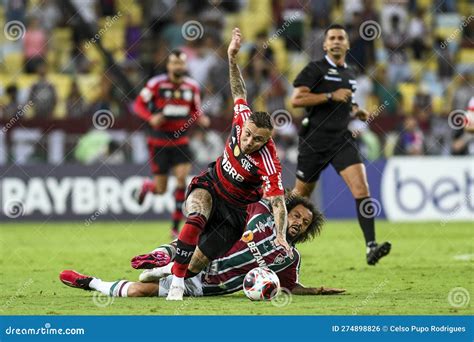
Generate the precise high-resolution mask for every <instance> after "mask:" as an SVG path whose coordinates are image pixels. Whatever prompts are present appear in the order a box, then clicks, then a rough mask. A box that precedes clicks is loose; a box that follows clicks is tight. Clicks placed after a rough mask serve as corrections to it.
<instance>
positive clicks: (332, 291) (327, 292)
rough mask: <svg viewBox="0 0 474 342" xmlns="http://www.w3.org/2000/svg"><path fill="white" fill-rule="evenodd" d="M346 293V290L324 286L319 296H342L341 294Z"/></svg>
mask: <svg viewBox="0 0 474 342" xmlns="http://www.w3.org/2000/svg"><path fill="white" fill-rule="evenodd" d="M344 292H346V289H337V288H332V287H324V286H321V287H320V288H319V289H318V294H320V295H322V296H328V295H336V294H340V293H344Z"/></svg>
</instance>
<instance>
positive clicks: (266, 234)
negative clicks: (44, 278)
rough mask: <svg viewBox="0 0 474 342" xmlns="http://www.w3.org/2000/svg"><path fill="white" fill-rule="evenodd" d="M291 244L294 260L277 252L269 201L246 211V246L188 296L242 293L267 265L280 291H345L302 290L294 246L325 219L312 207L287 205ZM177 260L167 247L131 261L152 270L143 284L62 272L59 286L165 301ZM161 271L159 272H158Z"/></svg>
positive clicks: (295, 199) (300, 201)
mask: <svg viewBox="0 0 474 342" xmlns="http://www.w3.org/2000/svg"><path fill="white" fill-rule="evenodd" d="M286 203H287V204H286V207H287V210H288V229H287V237H286V238H287V241H289V242H290V244H291V249H292V251H293V255H294V256H293V258H290V257H289V256H288V254H287V253H286V252H285V248H284V247H282V246H275V244H274V240H275V238H276V232H275V223H274V217H273V215H272V212H271V209H270V206H269V204H268V202H267V201H265V200H262V201H260V202H258V203H254V204H251V205H249V206H248V208H247V214H248V216H247V230H246V232H245V233H244V236H243V237H242V240H239V241H237V242H236V243H235V244H234V245H233V247H232V248H231V249H230V250H229V251H228V252H227V253H226V254H225V255H224V256H222V257H219V258H217V259H215V260H213V261H212V262H211V263H210V264H209V265H208V266H207V268H206V269H205V270H204V271H202V272H201V273H200V274H198V275H197V276H196V277H192V278H188V279H186V280H185V292H184V294H185V295H187V296H213V295H224V294H228V293H232V292H236V291H239V290H241V289H242V283H243V280H244V277H245V275H246V274H247V272H248V271H250V270H251V269H253V268H255V267H258V266H262V265H264V264H265V265H267V266H268V267H269V268H270V269H272V270H273V271H275V272H276V274H277V275H278V277H279V279H280V284H281V286H282V287H284V288H286V289H288V290H289V291H291V293H292V294H296V295H329V294H339V293H342V292H344V291H345V290H344V289H335V288H325V287H318V288H313V287H304V286H303V285H301V284H300V282H299V269H300V264H301V257H300V254H299V253H298V250H297V249H296V247H295V245H296V244H298V243H303V242H306V241H309V240H311V239H312V238H313V237H314V236H316V235H318V234H319V233H320V231H321V228H322V225H323V221H324V219H323V216H322V214H321V213H320V212H319V211H318V210H316V209H315V207H314V206H313V204H312V203H311V202H310V201H309V200H307V199H305V198H302V197H299V196H292V197H290V198H288V199H287V201H286ZM175 255H176V242H175V241H174V242H172V243H171V244H170V245H163V246H160V247H158V248H157V249H155V250H154V251H153V252H151V253H149V254H144V255H139V256H136V257H134V258H133V259H132V266H133V267H134V268H152V267H155V268H152V269H147V270H145V271H144V272H143V273H142V274H141V275H140V280H141V282H130V281H127V280H119V281H116V282H105V281H102V280H100V279H98V278H95V277H91V276H86V275H82V274H79V273H77V272H75V271H71V270H67V271H63V272H61V274H60V276H59V278H60V279H61V281H62V282H63V283H64V284H66V285H68V286H71V287H75V288H80V289H84V290H95V291H99V292H101V293H103V294H105V295H108V296H116V297H149V296H160V297H165V296H167V294H168V290H169V288H170V285H171V281H172V276H171V275H170V274H171V268H172V266H173V260H174V257H175ZM157 266H158V267H157Z"/></svg>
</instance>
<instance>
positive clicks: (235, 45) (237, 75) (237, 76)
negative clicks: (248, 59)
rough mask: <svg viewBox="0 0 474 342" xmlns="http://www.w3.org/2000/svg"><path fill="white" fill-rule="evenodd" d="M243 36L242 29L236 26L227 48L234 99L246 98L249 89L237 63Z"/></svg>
mask: <svg viewBox="0 0 474 342" xmlns="http://www.w3.org/2000/svg"><path fill="white" fill-rule="evenodd" d="M241 39H242V37H241V34H240V30H239V29H238V28H234V29H233V30H232V40H231V42H230V44H229V48H228V49H227V55H228V57H229V78H230V90H231V92H232V97H233V98H234V101H235V100H236V99H238V98H242V99H244V100H245V99H246V98H247V90H246V89H245V82H244V79H243V77H242V73H241V72H240V69H239V66H238V65H237V54H238V53H239V50H240V41H241Z"/></svg>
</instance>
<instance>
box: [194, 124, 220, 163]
mask: <svg viewBox="0 0 474 342" xmlns="http://www.w3.org/2000/svg"><path fill="white" fill-rule="evenodd" d="M189 147H190V148H191V151H192V153H193V156H194V158H195V161H196V162H197V163H199V164H201V165H207V164H209V163H211V162H213V161H214V160H216V159H217V158H218V157H219V156H220V155H221V153H222V150H223V149H224V143H223V141H222V138H221V137H220V136H219V134H217V133H216V132H214V131H212V130H207V131H205V130H203V129H202V128H200V127H197V128H196V129H195V130H194V132H193V135H192V137H191V142H190V144H189Z"/></svg>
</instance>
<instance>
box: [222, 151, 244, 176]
mask: <svg viewBox="0 0 474 342" xmlns="http://www.w3.org/2000/svg"><path fill="white" fill-rule="evenodd" d="M222 168H223V169H224V171H225V172H227V174H228V175H229V176H231V177H232V179H233V180H236V181H237V182H243V181H244V176H242V175H241V174H240V173H238V172H237V170H236V169H235V168H234V167H233V166H232V164H231V163H230V161H229V156H228V155H227V151H224V158H223V159H222Z"/></svg>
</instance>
